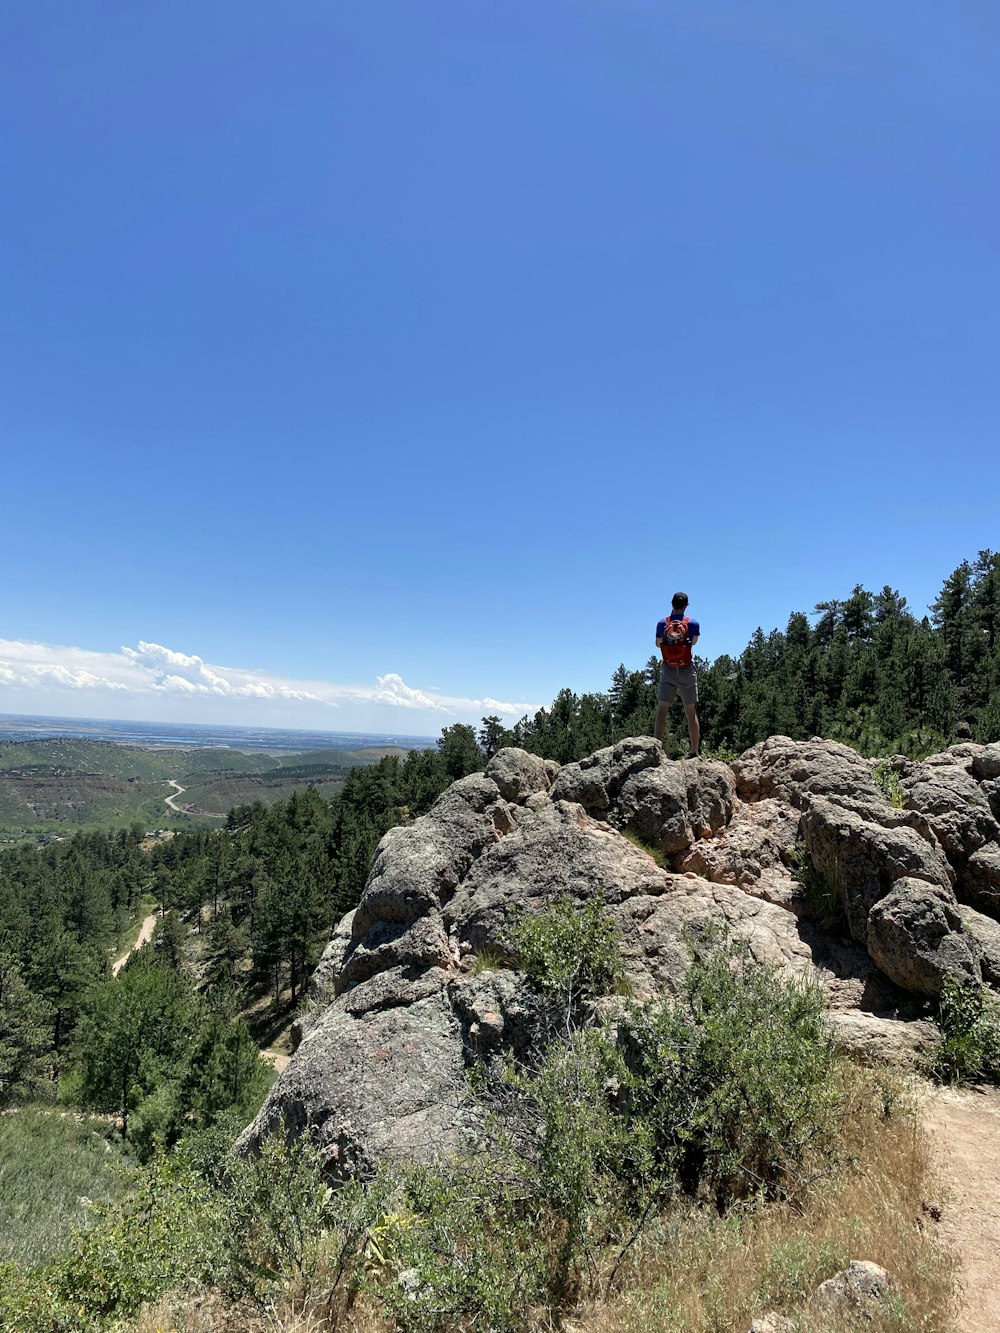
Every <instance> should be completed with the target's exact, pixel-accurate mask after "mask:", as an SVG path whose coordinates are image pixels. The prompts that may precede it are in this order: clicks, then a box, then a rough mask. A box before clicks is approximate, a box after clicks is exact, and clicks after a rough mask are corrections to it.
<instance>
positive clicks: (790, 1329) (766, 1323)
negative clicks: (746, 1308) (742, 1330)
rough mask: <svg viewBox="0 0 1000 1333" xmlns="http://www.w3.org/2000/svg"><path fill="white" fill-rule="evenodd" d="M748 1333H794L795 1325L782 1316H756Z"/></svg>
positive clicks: (772, 1314)
mask: <svg viewBox="0 0 1000 1333" xmlns="http://www.w3.org/2000/svg"><path fill="white" fill-rule="evenodd" d="M750 1333H795V1325H794V1324H793V1323H792V1321H791V1320H790V1319H788V1318H786V1317H785V1316H784V1315H783V1314H775V1312H774V1311H773V1310H772V1311H770V1312H769V1313H768V1314H763V1315H758V1317H757V1318H756V1319H754V1320H753V1322H752V1323H751V1325H750Z"/></svg>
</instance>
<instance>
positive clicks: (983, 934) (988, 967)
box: [958, 905, 1000, 990]
mask: <svg viewBox="0 0 1000 1333" xmlns="http://www.w3.org/2000/svg"><path fill="white" fill-rule="evenodd" d="M958 915H959V917H960V918H961V922H962V929H963V930H964V931H965V933H966V934H967V935H971V936H972V938H973V939H974V940H975V941H976V944H977V945H978V946H979V956H980V963H981V965H982V969H983V980H984V981H985V982H986V983H987V984H988V985H990V986H993V987H994V988H995V989H997V990H1000V921H997V920H995V918H993V917H991V916H984V915H983V913H982V912H977V911H976V910H975V908H972V907H966V906H963V905H959V908H958Z"/></svg>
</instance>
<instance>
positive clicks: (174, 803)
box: [163, 778, 226, 819]
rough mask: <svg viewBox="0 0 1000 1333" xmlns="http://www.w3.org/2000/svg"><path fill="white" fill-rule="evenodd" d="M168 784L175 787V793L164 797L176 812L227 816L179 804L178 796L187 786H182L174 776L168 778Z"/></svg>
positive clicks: (223, 817)
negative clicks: (191, 808) (186, 808)
mask: <svg viewBox="0 0 1000 1333" xmlns="http://www.w3.org/2000/svg"><path fill="white" fill-rule="evenodd" d="M167 785H168V786H170V787H173V789H174V794H173V796H164V798H163V799H164V800H165V801H166V803H167V805H168V806H169V807H170V809H171V810H173V811H174V812H175V813H176V814H178V815H190V814H194V813H198V814H199V815H201V816H202V817H203V818H205V819H225V818H226V816H225V815H213V814H212V812H211V811H210V810H198V811H197V812H195V811H194V810H185V808H184V806H182V805H178V804H177V797H178V796H183V795H184V793H185V792H186V791H187V787H182V786H181V784H180V783H179V782H176V781H175V780H174V779H173V778H167Z"/></svg>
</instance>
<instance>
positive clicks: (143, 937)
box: [111, 912, 156, 977]
mask: <svg viewBox="0 0 1000 1333" xmlns="http://www.w3.org/2000/svg"><path fill="white" fill-rule="evenodd" d="M155 929H156V913H155V912H153V913H151V915H149V916H147V917H145V918H144V919H143V922H142V925H141V926H140V927H139V937H138V939H137V940H136V942H135V943H134V944H133V945H132V947H131V949H126V950H125V952H124V953H123V954H122V956H121V957H120V958H116V959H115V961H114V962H113V963H112V964H111V975H112V976H113V977H116V976H117V975H118V973H119V972H120V971H121V970H122V968H123V967H124V966H125V964H126V963H127V962H128V960H129V959H130V958H131V957H132V955H133V954H134V953H135V951H136V949H141V948H142V946H143V945H144V944H148V943H149V941H150V940H151V939H152V938H153V931H154V930H155Z"/></svg>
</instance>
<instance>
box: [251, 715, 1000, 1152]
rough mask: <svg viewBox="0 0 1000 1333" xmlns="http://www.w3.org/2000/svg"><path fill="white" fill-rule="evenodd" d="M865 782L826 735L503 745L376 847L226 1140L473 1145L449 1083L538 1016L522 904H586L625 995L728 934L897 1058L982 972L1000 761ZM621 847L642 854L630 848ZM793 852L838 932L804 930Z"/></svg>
mask: <svg viewBox="0 0 1000 1333" xmlns="http://www.w3.org/2000/svg"><path fill="white" fill-rule="evenodd" d="M892 771H893V772H895V774H896V777H897V788H898V792H899V793H901V795H902V800H903V807H902V808H899V805H898V801H897V803H896V804H890V802H889V801H888V799H887V798H886V795H885V793H884V791H883V789H882V787H881V786H880V785H879V783H878V782H877V781H876V780H875V776H874V767H873V765H872V763H870V762H869V761H868V760H865V759H863V758H862V757H861V756H859V755H857V754H856V753H855V752H854V751H852V750H850V749H848V748H847V747H846V746H843V745H839V744H837V743H835V742H832V741H823V740H812V741H807V742H796V741H792V740H789V739H788V738H787V737H784V736H776V737H772V738H771V739H769V740H767V741H763V742H761V743H760V744H759V745H755V746H753V747H752V748H751V749H750V750H748V751H747V752H746V753H745V754H744V755H742V756H741V758H740V759H739V760H738V761H737V762H736V763H735V764H733V765H732V766H729V765H726V764H723V763H719V762H714V761H711V760H692V761H687V762H684V763H676V762H671V761H669V760H667V759H666V758H665V757H664V754H663V751H662V749H661V747H660V745H659V743H658V742H657V741H654V740H653V739H651V738H649V737H637V738H633V739H629V740H624V741H621V742H620V743H619V744H617V745H615V746H610V747H608V748H607V749H604V750H600V751H598V752H597V753H596V754H594V755H591V756H590V757H589V758H587V759H584V760H582V761H581V762H579V763H573V764H566V765H564V766H563V767H561V768H560V767H559V766H558V765H556V764H554V763H552V762H550V761H545V760H542V759H539V758H538V757H537V756H535V755H531V754H528V753H526V752H524V751H521V750H513V749H508V750H502V751H500V753H499V754H497V755H495V756H494V757H493V758H492V759H491V760H490V762H489V764H488V766H487V768H486V772H485V773H484V774H476V775H474V776H472V777H467V778H463V779H462V780H461V781H460V782H456V783H454V784H453V785H452V786H451V787H450V788H449V789H448V790H447V791H446V792H445V793H444V794H443V795H442V796H441V797H440V798H439V799H438V801H437V802H436V803H435V805H434V806H433V808H432V809H431V810H430V812H429V813H428V814H426V815H424V816H423V817H421V818H420V819H417V820H415V821H414V822H413V823H412V824H411V825H408V826H405V827H400V828H395V829H392V830H391V831H390V832H389V833H387V834H386V836H385V837H384V838H383V839H382V842H381V843H380V844H379V847H378V850H377V852H376V855H375V859H374V863H373V865H372V870H371V874H370V876H369V878H368V882H367V885H366V887H365V891H364V894H363V896H362V898H361V901H360V903H359V905H358V907H357V908H356V909H355V911H354V912H353V913H349V914H348V915H347V916H346V917H345V918H344V919H343V921H342V922H341V923H340V925H339V926H338V928H337V930H336V932H335V934H334V936H333V938H332V939H331V941H330V944H329V945H328V947H327V949H326V952H325V953H324V955H323V958H322V961H321V962H320V964H319V967H318V968H317V970H316V973H315V975H314V978H313V981H312V986H311V992H310V1007H309V1009H308V1011H307V1013H306V1014H305V1015H304V1017H303V1019H302V1021H301V1024H300V1037H301V1040H300V1044H299V1046H298V1049H297V1051H296V1053H295V1055H294V1057H293V1058H292V1060H291V1062H290V1064H289V1066H288V1068H287V1069H286V1070H285V1071H284V1072H283V1073H282V1075H281V1076H280V1078H279V1079H278V1081H277V1083H276V1084H275V1085H274V1087H273V1089H272V1090H271V1093H270V1094H269V1096H268V1098H267V1100H266V1102H265V1103H264V1106H263V1107H262V1108H261V1111H260V1113H259V1115H258V1116H257V1118H256V1120H255V1121H254V1122H253V1124H252V1125H251V1126H249V1128H248V1129H247V1130H246V1131H245V1133H244V1135H243V1138H242V1144H243V1146H244V1147H248V1148H252V1147H253V1146H254V1145H255V1144H256V1143H257V1142H258V1141H259V1140H260V1138H261V1137H262V1136H263V1135H265V1134H266V1133H268V1132H269V1131H272V1130H279V1131H284V1132H288V1133H292V1134H295V1133H298V1132H300V1131H301V1130H302V1129H303V1128H304V1127H305V1126H306V1125H309V1126H311V1127H312V1130H313V1132H314V1133H315V1135H316V1138H317V1140H318V1142H319V1143H320V1145H321V1146H323V1147H324V1148H325V1150H326V1151H327V1153H328V1154H329V1157H330V1159H331V1163H332V1165H333V1166H334V1168H335V1169H336V1170H338V1171H343V1172H355V1171H360V1172H368V1171H370V1170H371V1169H372V1167H373V1165H374V1163H375V1161H376V1160H377V1159H378V1158H379V1157H380V1156H381V1155H383V1154H385V1153H390V1154H400V1155H404V1156H407V1157H415V1158H422V1159H429V1158H432V1157H434V1156H437V1155H439V1154H441V1153H447V1152H449V1151H452V1150H455V1149H459V1148H463V1147H470V1146H472V1145H474V1144H475V1142H476V1139H477V1135H478V1133H479V1131H480V1123H479V1119H478V1114H479V1113H478V1110H477V1105H476V1102H475V1100H474V1098H473V1097H472V1096H471V1094H470V1092H469V1085H468V1079H467V1070H468V1069H469V1067H470V1066H471V1065H472V1064H473V1063H474V1062H475V1061H476V1060H477V1059H479V1058H481V1057H484V1056H485V1057H489V1056H491V1055H494V1054H496V1053H498V1052H501V1051H512V1052H514V1053H522V1052H525V1051H527V1050H528V1049H530V1048H531V1046H532V1043H533V1041H534V1040H535V1039H536V1037H537V1033H538V1030H539V1020H540V1017H541V1011H540V1006H541V1005H542V1001H541V1000H540V998H539V997H538V995H537V993H536V992H535V991H534V989H533V988H532V987H531V986H530V985H529V984H528V983H527V981H526V979H525V978H524V976H523V975H522V974H520V973H519V972H517V971H515V970H513V968H512V967H510V966H509V965H506V966H505V965H504V964H505V962H506V963H508V964H509V961H510V960H509V959H507V958H506V956H505V950H506V948H507V944H506V940H507V932H508V930H509V928H510V926H511V925H512V924H513V922H514V921H515V920H516V919H517V917H518V916H519V915H520V914H521V913H524V912H539V911H543V910H545V908H546V906H547V905H548V904H550V903H552V902H553V901H555V900H556V899H558V898H566V897H568V898H570V899H572V900H574V901H575V902H577V903H579V904H580V905H584V904H586V903H590V902H593V901H597V902H600V903H601V904H602V905H603V906H604V907H605V908H606V910H607V911H608V912H609V913H610V915H611V917H612V918H613V920H614V922H615V924H616V926H617V929H618V932H619V936H620V941H621V951H622V956H623V959H624V964H625V969H626V974H627V980H628V982H629V985H630V988H631V991H632V994H633V995H635V996H637V997H639V998H642V997H646V996H653V995H656V994H659V993H663V992H672V991H675V990H676V988H677V987H678V984H679V983H680V981H681V979H682V978H683V976H684V973H685V970H686V968H687V966H688V963H689V949H688V943H687V941H688V939H689V937H690V935H691V934H692V933H694V934H695V935H697V934H698V933H699V932H702V931H704V930H705V929H706V928H707V927H710V926H723V927H725V928H726V929H728V931H729V932H730V933H731V934H732V935H733V936H736V937H739V938H742V939H744V940H745V941H746V942H747V946H748V948H749V950H750V952H751V954H752V956H753V957H754V958H756V959H758V960H760V961H762V962H767V963H770V964H772V965H774V966H775V967H777V968H779V969H781V970H782V971H783V972H784V973H786V974H787V975H790V976H798V977H803V978H810V979H812V980H813V981H815V982H816V983H817V984H818V985H819V986H820V987H821V988H822V991H823V994H824V997H825V1000H826V1005H827V1013H828V1020H829V1024H830V1028H831V1031H832V1032H833V1034H834V1037H835V1039H836V1040H837V1041H838V1042H839V1043H840V1044H841V1045H842V1046H843V1047H844V1048H846V1049H848V1050H850V1051H852V1052H853V1053H855V1054H856V1055H857V1056H859V1057H860V1058H863V1059H874V1058H887V1059H891V1060H893V1061H895V1062H903V1063H906V1062H911V1063H912V1062H913V1061H914V1060H916V1059H918V1058H919V1057H920V1056H921V1054H922V1053H924V1052H926V1050H927V1049H928V1048H929V1046H930V1044H931V1043H932V1042H933V1040H934V1035H935V1029H934V1028H933V1026H932V1025H931V1024H929V1023H926V1022H919V1021H912V1020H910V1019H909V1018H908V1017H907V1014H908V1012H909V1009H910V1006H909V1003H908V1002H909V1000H910V998H911V997H912V996H918V997H931V998H932V997H934V996H936V995H937V994H938V993H939V992H940V990H941V986H942V984H943V981H944V979H945V978H946V977H948V976H953V977H956V978H959V979H961V980H971V981H975V982H979V981H981V980H984V981H985V982H986V983H987V984H990V985H994V986H995V985H997V984H998V979H1000V923H998V921H997V919H996V918H997V916H998V915H1000V911H998V905H1000V825H998V823H997V818H998V813H1000V811H998V805H1000V745H991V746H979V745H970V744H963V745H957V746H953V747H952V748H951V749H950V750H948V751H946V752H945V753H944V754H941V755H935V756H933V757H932V758H931V759H927V760H924V761H923V762H922V763H911V762H909V761H907V760H905V759H902V758H896V759H894V760H893V761H892ZM626 834H630V835H632V838H634V839H637V840H638V843H639V844H643V845H644V846H645V847H647V848H649V849H651V851H652V852H653V853H656V854H657V855H655V856H654V855H653V854H650V851H647V850H644V846H643V845H637V842H636V841H633V840H631V839H630V838H629V837H628V836H625V835H626ZM797 844H800V845H804V847H805V849H806V851H807V852H808V855H809V857H810V858H811V862H812V866H813V867H814V869H815V873H816V874H817V875H818V876H819V877H820V879H821V880H822V881H823V882H825V883H827V884H828V885H830V886H831V888H832V890H833V891H835V893H836V895H837V896H838V898H839V902H840V906H841V908H842V910H843V918H844V921H845V923H846V924H845V927H844V929H843V930H842V931H824V930H822V929H821V928H820V927H819V926H818V925H816V924H815V923H814V922H812V921H810V920H808V919H807V918H806V916H805V910H806V903H805V899H804V895H803V892H802V887H801V885H800V883H799V882H798V880H797V879H796V877H795V874H794V873H793V868H794V866H795V864H796V862H795V857H794V854H793V853H794V849H795V847H796V845H797Z"/></svg>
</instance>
